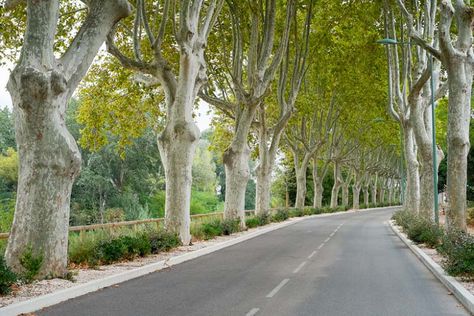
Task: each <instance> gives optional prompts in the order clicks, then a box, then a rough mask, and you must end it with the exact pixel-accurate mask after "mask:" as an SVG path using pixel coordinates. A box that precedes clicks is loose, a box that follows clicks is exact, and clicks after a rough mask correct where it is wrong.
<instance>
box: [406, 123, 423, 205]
mask: <svg viewBox="0 0 474 316" xmlns="http://www.w3.org/2000/svg"><path fill="white" fill-rule="evenodd" d="M403 132H404V133H403V136H404V147H405V148H404V154H405V161H406V166H407V170H406V177H407V186H406V197H405V208H406V209H407V210H409V211H412V212H414V213H418V210H419V205H420V177H419V171H418V160H417V157H416V145H415V142H414V138H413V129H412V127H411V126H406V127H405V128H404V131H403Z"/></svg>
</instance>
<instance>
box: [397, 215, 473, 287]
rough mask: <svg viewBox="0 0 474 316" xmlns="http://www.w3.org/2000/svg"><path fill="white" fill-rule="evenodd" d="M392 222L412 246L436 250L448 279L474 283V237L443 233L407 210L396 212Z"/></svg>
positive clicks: (440, 228)
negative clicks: (449, 276)
mask: <svg viewBox="0 0 474 316" xmlns="http://www.w3.org/2000/svg"><path fill="white" fill-rule="evenodd" d="M470 213H471V212H470ZM392 219H393V220H394V221H395V223H396V224H397V225H398V226H401V227H402V231H403V232H404V233H405V234H406V235H407V236H408V238H409V239H411V240H412V241H413V242H415V243H418V244H424V245H426V246H427V247H429V248H433V249H436V250H437V251H438V253H439V254H440V255H442V256H443V263H442V266H443V268H444V269H445V270H446V272H448V273H449V274H450V275H452V276H459V277H462V278H464V279H466V280H470V281H473V280H474V236H472V235H471V234H469V233H466V232H464V231H461V230H456V229H445V228H443V227H441V226H439V225H437V224H436V223H434V222H433V221H431V220H429V219H426V218H423V217H421V216H419V215H416V214H413V212H410V211H408V210H402V211H398V212H396V213H395V214H394V215H393V217H392ZM471 220H472V218H471Z"/></svg>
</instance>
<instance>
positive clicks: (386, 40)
mask: <svg viewBox="0 0 474 316" xmlns="http://www.w3.org/2000/svg"><path fill="white" fill-rule="evenodd" d="M377 43H378V44H382V45H403V44H410V43H405V42H398V41H397V40H395V39H393V38H384V39H381V40H378V41H377ZM428 67H430V71H431V76H430V88H431V137H432V150H433V202H434V218H435V222H436V224H439V203H438V157H437V155H436V124H435V96H434V93H435V90H434V77H433V56H431V55H430V56H429V58H428ZM388 71H389V80H390V77H391V76H390V65H388ZM388 90H389V97H391V95H392V93H391V83H390V82H389V85H388ZM402 151H403V143H402ZM402 153H403V152H402ZM402 186H403V180H402Z"/></svg>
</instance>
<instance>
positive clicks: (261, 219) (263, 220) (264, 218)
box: [256, 212, 271, 226]
mask: <svg viewBox="0 0 474 316" xmlns="http://www.w3.org/2000/svg"><path fill="white" fill-rule="evenodd" d="M256 218H257V219H258V226H265V225H267V224H269V223H270V221H271V217H270V213H269V212H265V213H262V214H258V215H257V216H256Z"/></svg>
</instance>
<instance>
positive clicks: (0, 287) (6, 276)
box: [0, 256, 18, 295]
mask: <svg viewBox="0 0 474 316" xmlns="http://www.w3.org/2000/svg"><path fill="white" fill-rule="evenodd" d="M17 279H18V277H17V275H16V274H15V273H13V271H12V270H10V268H9V267H8V266H7V264H6V263H5V259H4V258H3V256H0V295H5V294H8V293H10V291H11V288H10V287H11V286H12V285H13V284H14V283H15V282H16V281H17Z"/></svg>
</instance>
